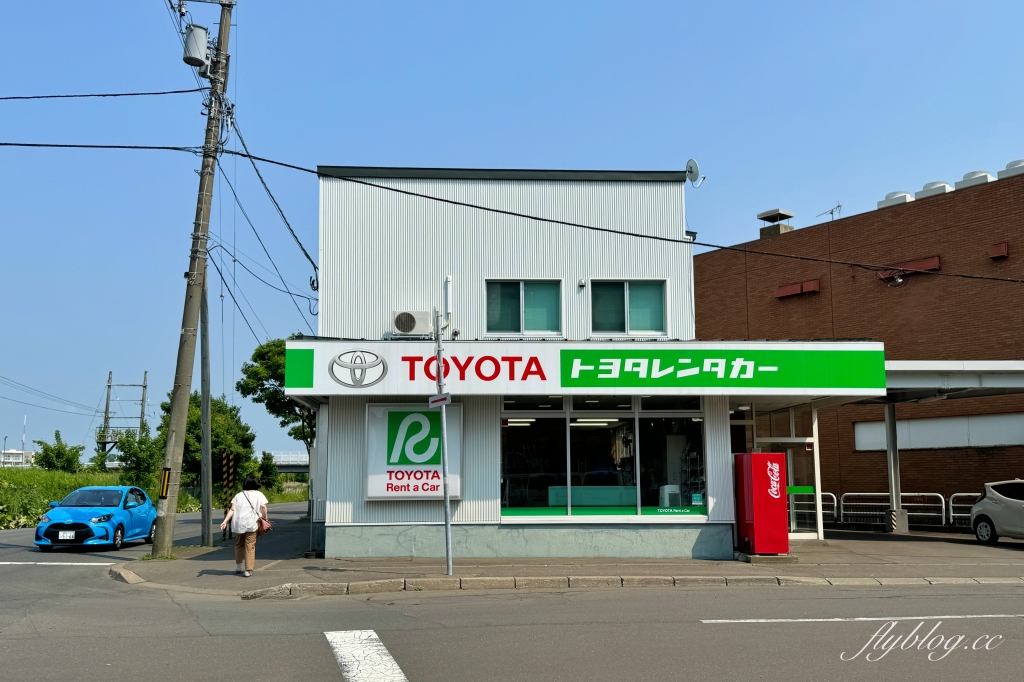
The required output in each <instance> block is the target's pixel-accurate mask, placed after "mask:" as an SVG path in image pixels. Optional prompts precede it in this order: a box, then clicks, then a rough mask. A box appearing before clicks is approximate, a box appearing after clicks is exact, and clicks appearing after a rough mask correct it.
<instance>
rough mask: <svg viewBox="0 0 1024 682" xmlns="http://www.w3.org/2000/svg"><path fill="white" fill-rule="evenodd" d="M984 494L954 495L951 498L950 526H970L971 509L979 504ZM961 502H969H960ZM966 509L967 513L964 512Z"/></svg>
mask: <svg viewBox="0 0 1024 682" xmlns="http://www.w3.org/2000/svg"><path fill="white" fill-rule="evenodd" d="M982 495H984V493H953V494H952V495H950V496H949V525H951V526H970V525H971V507H973V506H974V505H976V504H977V503H978V500H980V499H981V497H982ZM959 500H968V501H966V502H960V501H959ZM965 507H966V511H958V510H962V509H964V508H965Z"/></svg>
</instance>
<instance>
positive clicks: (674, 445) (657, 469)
mask: <svg viewBox="0 0 1024 682" xmlns="http://www.w3.org/2000/svg"><path fill="white" fill-rule="evenodd" d="M703 427H704V422H703V421H702V420H700V419H699V418H693V417H679V418H659V419H652V418H650V417H641V418H640V434H639V435H640V438H639V441H640V442H639V452H640V476H639V480H640V506H641V513H642V514H702V515H703V514H707V483H706V481H705V468H704V429H703Z"/></svg>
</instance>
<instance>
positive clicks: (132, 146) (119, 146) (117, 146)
mask: <svg viewBox="0 0 1024 682" xmlns="http://www.w3.org/2000/svg"><path fill="white" fill-rule="evenodd" d="M0 147H31V148H40V147H43V148H54V149H136V150H139V149H141V150H151V151H170V152H189V153H190V154H196V155H197V156H201V155H202V153H203V148H202V147H168V146H162V145H144V144H43V143H37V142H0ZM303 170H305V169H303Z"/></svg>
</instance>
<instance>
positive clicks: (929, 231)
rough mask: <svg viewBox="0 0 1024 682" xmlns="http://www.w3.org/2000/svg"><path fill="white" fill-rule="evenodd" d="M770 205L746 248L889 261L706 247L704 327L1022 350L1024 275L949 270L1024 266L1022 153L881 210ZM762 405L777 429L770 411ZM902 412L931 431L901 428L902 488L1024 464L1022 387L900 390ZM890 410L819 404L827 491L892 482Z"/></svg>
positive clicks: (1012, 472)
mask: <svg viewBox="0 0 1024 682" xmlns="http://www.w3.org/2000/svg"><path fill="white" fill-rule="evenodd" d="M772 213H773V212H767V213H766V214H761V216H759V217H763V216H764V217H767V218H768V219H769V220H771V221H773V222H775V223H776V224H773V225H771V226H769V227H767V228H763V229H762V230H761V238H760V239H758V240H756V241H752V242H747V243H744V244H742V245H740V247H741V248H743V249H748V250H750V251H758V252H762V253H764V254H785V255H787V256H806V257H811V258H821V259H828V260H830V261H843V262H845V263H860V264H868V265H876V266H886V270H884V271H881V272H880V271H878V270H877V269H876V270H872V269H865V268H861V267H857V266H854V265H846V264H837V263H834V262H832V263H821V262H814V261H802V260H798V259H795V258H782V257H778V256H772V255H761V254H755V253H744V252H738V251H727V250H719V251H712V252H708V253H703V254H700V255H697V256H695V257H694V280H695V299H696V330H697V338H698V339H701V340H711V339H750V340H754V339H770V340H777V339H790V340H798V339H872V340H876V341H882V342H884V344H885V354H886V359H887V360H1021V359H1024V306H1022V305H1021V300H1022V298H1024V285H1022V284H1015V283H1003V282H994V281H985V280H971V279H965V278H959V277H948V276H943V275H944V274H950V273H961V274H970V275H983V276H988V277H1006V278H1017V279H1024V162H1014V163H1011V164H1009V165H1008V166H1007V169H1006V170H1005V171H1001V172H1000V173H999V179H996V178H994V177H992V176H991V175H989V174H987V173H984V174H978V173H969V174H967V176H965V178H964V181H962V182H958V183H956V189H955V190H954V189H953V188H952V187H950V186H949V185H946V184H945V183H929V184H928V185H926V186H925V189H924V190H922V191H921V192H918V193H917V194H916V200H915V197H912V196H910V195H909V194H908V193H892V194H890V195H888V196H887V197H886V199H885V200H884V201H880V202H879V208H878V210H875V211H871V212H868V213H863V214H860V215H854V216H850V217H846V218H841V219H838V220H835V221H830V222H826V223H822V224H819V225H814V226H811V227H806V228H803V229H799V230H794V229H793V228H791V227H790V226H788V225H785V224H779V223H778V221H779V220H783V219H785V218H786V217H792V216H791V215H790V214H787V213H785V212H779V211H776V212H774V215H768V214H772ZM915 270H916V271H918V272H915ZM921 270H928V271H932V272H936V273H941V274H927V273H926V272H920V271H921ZM761 419H763V420H764V422H763V424H764V426H763V427H762V422H759V424H758V431H759V432H761V431H762V428H764V429H765V432H766V431H767V424H768V419H769V417H768V416H767V415H764V416H762V417H761ZM786 419H788V417H787V418H786ZM897 419H898V420H900V422H901V423H902V426H901V428H902V429H903V431H904V432H905V433H906V434H909V435H911V436H912V434H914V433H916V434H918V437H917V442H918V444H920V445H921V447H917V446H916V445H915V443H914V442H913V441H914V438H913V437H911V438H907V437H906V436H905V435H901V445H900V459H901V480H902V489H903V491H904V492H937V493H941V494H942V495H944V496H946V497H948V496H949V495H950V494H951V493H957V492H976V491H981V490H982V485H983V483H985V482H988V481H993V480H1001V479H1007V478H1014V477H1021V478H1024V395H1004V396H992V397H984V398H970V399H963V400H949V399H946V400H937V401H931V402H922V403H902V404H900V405H898V407H897ZM883 420H884V408H883V407H882V406H881V405H848V406H843V407H840V408H837V409H829V410H824V409H823V410H821V411H820V412H819V428H820V435H821V473H822V490H823V491H826V492H831V493H834V494H836V495H839V494H842V493H845V492H884V491H886V490H887V489H888V482H887V471H886V454H885V441H884V437H883V438H882V439H881V440H879V438H878V437H877V436H878V434H879V433H881V432H882V431H881V423H882V421H883ZM922 420H927V421H922ZM972 429H973V430H972Z"/></svg>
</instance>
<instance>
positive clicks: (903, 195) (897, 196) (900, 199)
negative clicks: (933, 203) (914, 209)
mask: <svg viewBox="0 0 1024 682" xmlns="http://www.w3.org/2000/svg"><path fill="white" fill-rule="evenodd" d="M913 200H914V197H912V196H910V192H889V193H888V194H886V195H885V198H884V199H882V200H881V201H879V202H878V208H888V207H889V206H896V205H897V204H907V203H910V202H911V201H913Z"/></svg>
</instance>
